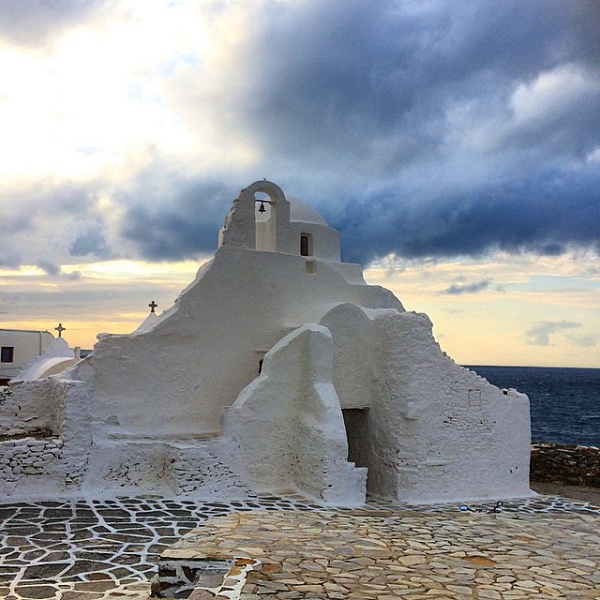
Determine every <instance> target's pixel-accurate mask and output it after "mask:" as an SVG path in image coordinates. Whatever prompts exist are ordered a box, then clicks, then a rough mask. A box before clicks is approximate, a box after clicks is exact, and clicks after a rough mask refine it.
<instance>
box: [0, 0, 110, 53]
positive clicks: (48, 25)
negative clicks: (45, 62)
mask: <svg viewBox="0 0 600 600" xmlns="http://www.w3.org/2000/svg"><path fill="white" fill-rule="evenodd" d="M101 5H102V0H35V1H29V0H27V1H26V2H23V1H22V0H2V2H0V39H2V38H4V39H8V40H10V41H11V42H14V43H17V44H21V45H26V46H38V45H41V44H43V43H44V42H46V41H47V40H48V39H49V38H51V37H53V36H54V35H57V34H60V33H61V32H62V31H63V29H64V28H65V27H66V26H68V25H72V24H73V23H75V22H77V21H79V20H81V19H84V18H88V17H89V16H90V15H91V14H93V12H94V11H96V10H97V9H98V8H99V7H100V6H101Z"/></svg>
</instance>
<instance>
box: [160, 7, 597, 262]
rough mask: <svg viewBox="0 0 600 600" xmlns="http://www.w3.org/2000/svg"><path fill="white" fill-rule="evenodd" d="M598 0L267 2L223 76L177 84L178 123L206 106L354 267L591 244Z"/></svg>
mask: <svg viewBox="0 0 600 600" xmlns="http://www.w3.org/2000/svg"><path fill="white" fill-rule="evenodd" d="M599 5H600V3H599V2H597V1H596V0H583V1H581V2H574V3H573V2H563V1H562V0H533V1H532V2H526V3H523V2H520V1H517V0H509V1H507V2H502V3H498V2H492V1H490V0H479V1H476V2H469V3H464V2H453V1H439V2H433V3H422V2H410V1H404V2H397V1H392V0H389V1H383V2H377V3H365V2H362V1H358V0H329V1H327V2H305V3H298V4H294V3H289V4H287V3H272V4H270V5H269V10H264V11H263V12H261V13H260V16H261V18H260V19H256V20H255V21H253V29H252V33H251V35H246V36H243V37H242V38H241V39H240V41H239V42H238V43H237V44H234V45H233V47H232V48H230V52H231V54H232V55H235V56H236V58H235V60H233V61H232V62H230V63H228V64H227V67H228V69H227V71H226V72H224V73H223V75H222V85H221V86H219V85H205V79H204V73H203V71H202V68H201V66H197V67H196V66H191V67H189V68H188V69H182V70H181V71H180V78H175V79H174V80H173V81H172V82H171V85H172V88H173V90H175V91H174V97H176V98H177V99H178V103H177V107H178V110H179V111H180V112H181V113H182V114H187V118H188V123H189V124H190V127H192V128H193V127H196V126H197V122H198V120H197V110H198V106H203V107H207V106H212V107H214V113H210V114H212V116H213V120H214V121H215V122H223V123H224V124H225V125H224V127H225V130H226V132H227V134H228V135H230V136H231V137H232V138H233V139H235V137H236V135H241V136H242V139H252V140H253V142H254V143H255V144H256V145H257V147H258V148H259V150H260V151H261V152H262V153H263V154H264V155H265V158H264V160H263V161H262V162H261V167H262V168H263V172H265V174H266V176H267V177H269V178H271V179H273V180H275V181H277V182H279V183H282V184H285V183H286V181H285V180H286V179H287V181H289V182H290V184H294V183H297V184H298V187H293V185H292V186H291V187H290V186H288V187H285V186H284V189H285V190H286V191H288V192H289V193H291V194H295V195H298V196H304V199H306V200H313V201H315V200H316V203H317V204H318V207H319V208H320V209H321V210H322V211H323V212H324V214H325V216H326V217H327V218H328V219H329V221H330V222H331V224H332V225H334V226H335V227H337V228H339V229H340V230H341V233H342V240H343V246H344V248H343V254H344V257H345V258H347V259H349V260H352V261H356V262H361V263H363V264H364V263H368V262H369V261H370V260H372V259H373V258H375V257H381V256H385V255H387V254H389V253H395V254H397V255H399V256H404V257H441V256H454V255H461V254H465V255H478V254H482V253H485V252H487V251H493V250H495V249H503V250H506V251H509V252H520V251H523V250H528V251H534V252H538V253H540V254H543V255H550V256H551V255H560V254H562V253H563V252H565V250H566V248H567V247H568V246H569V245H572V244H575V245H583V246H591V247H593V248H596V249H598V247H599V244H600V209H599V206H600V150H598V149H599V148H600V130H599V129H598V126H597V123H599V122H600V67H599V66H598V65H600V36H599V35H597V32H598V31H600V10H599V8H598V6H599ZM196 71H197V72H196ZM190 90H194V91H193V92H191V91H190ZM594 152H596V153H597V154H595V155H594V154H593V153H594ZM592 156H595V158H592ZM279 173H281V174H282V175H283V177H282V178H281V179H283V181H281V179H280V178H278V174H279ZM239 183H240V184H241V185H243V184H244V182H239ZM336 186H337V189H336Z"/></svg>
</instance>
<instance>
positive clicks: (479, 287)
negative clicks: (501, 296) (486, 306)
mask: <svg viewBox="0 0 600 600" xmlns="http://www.w3.org/2000/svg"><path fill="white" fill-rule="evenodd" d="M491 283H492V280H491V279H482V280H481V281H474V282H472V283H453V284H452V285H451V286H450V287H448V288H446V289H445V290H443V291H442V294H450V295H460V294H476V293H477V292H482V291H483V290H486V289H488V288H489V287H490V285H491Z"/></svg>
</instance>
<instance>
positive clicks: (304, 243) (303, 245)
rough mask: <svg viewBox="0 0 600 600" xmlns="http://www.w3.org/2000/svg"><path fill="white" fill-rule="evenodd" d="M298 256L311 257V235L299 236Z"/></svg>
mask: <svg viewBox="0 0 600 600" xmlns="http://www.w3.org/2000/svg"><path fill="white" fill-rule="evenodd" d="M300 256H312V235H310V233H302V234H300Z"/></svg>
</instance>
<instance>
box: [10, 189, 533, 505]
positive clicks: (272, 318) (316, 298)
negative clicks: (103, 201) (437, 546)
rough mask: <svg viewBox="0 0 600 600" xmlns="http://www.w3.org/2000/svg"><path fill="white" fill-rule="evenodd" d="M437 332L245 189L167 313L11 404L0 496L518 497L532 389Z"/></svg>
mask: <svg viewBox="0 0 600 600" xmlns="http://www.w3.org/2000/svg"><path fill="white" fill-rule="evenodd" d="M431 330H432V325H431V322H430V320H429V319H428V317H427V316H426V315H424V314H420V313H415V312H408V311H405V310H404V308H403V307H402V304H401V303H400V301H399V300H398V299H397V298H396V297H395V296H394V295H393V294H392V293H391V292H390V291H388V290H386V289H384V288H381V287H379V286H372V285H367V284H366V282H365V280H364V278H363V274H362V270H361V268H360V266H359V265H356V264H348V263H343V262H341V260H340V242H339V235H338V233H337V231H335V230H334V229H332V228H330V227H329V226H328V225H327V224H326V223H325V221H324V220H323V218H322V217H321V216H320V215H319V214H318V213H317V212H316V211H315V210H314V209H312V208H311V207H309V206H308V205H305V204H304V203H301V202H298V201H294V202H292V203H290V202H289V201H288V200H287V199H286V197H285V195H284V193H283V192H282V190H281V189H280V188H279V187H278V186H277V185H275V184H274V183H271V182H269V181H266V180H265V181H258V182H256V183H253V184H252V185H251V186H249V187H247V188H246V189H244V190H242V191H241V193H240V195H239V197H238V198H237V199H236V200H235V201H234V203H233V206H232V209H231V212H230V213H229V215H228V217H227V218H226V220H225V224H224V226H223V228H222V229H221V231H220V234H219V242H218V249H217V252H216V254H215V256H214V258H213V259H212V260H211V261H210V262H209V263H207V264H205V265H204V266H203V267H202V268H201V269H200V270H199V271H198V274H197V276H196V278H195V280H194V281H193V282H192V283H191V284H190V285H189V286H188V287H187V288H186V289H185V290H184V291H183V292H182V293H181V295H180V296H179V298H178V299H177V300H176V302H175V304H174V305H173V306H172V307H171V308H170V309H168V310H167V311H165V312H163V313H162V314H160V315H156V316H155V317H153V318H152V319H150V320H146V321H145V322H144V324H143V325H142V326H140V328H138V330H136V331H135V332H134V333H132V334H129V335H112V334H102V335H100V336H99V341H98V343H97V344H96V345H95V347H94V350H93V352H92V353H91V355H90V356H88V357H87V358H86V359H84V360H83V361H81V362H79V363H78V364H76V365H75V366H73V367H72V368H71V369H69V370H67V371H65V372H64V373H63V374H62V375H61V376H60V377H53V378H48V379H43V380H39V381H29V382H23V383H21V384H20V385H15V386H13V390H12V392H11V393H10V394H8V395H5V398H4V401H3V402H1V403H0V434H3V438H0V439H4V441H2V442H0V465H5V466H4V467H3V468H4V472H3V483H2V484H0V485H1V486H2V487H1V488H0V491H4V492H5V493H8V494H13V495H17V496H19V495H24V494H34V493H37V492H39V491H41V490H42V489H43V490H45V491H46V494H48V493H49V492H50V491H52V492H53V493H55V494H57V495H65V494H68V493H82V492H88V491H89V492H94V493H99V492H103V493H106V494H116V493H119V494H123V493H140V492H154V493H164V494H171V495H181V494H187V495H193V496H195V497H221V498H225V497H229V498H231V497H234V496H236V495H242V494H246V493H248V492H250V491H251V492H281V491H282V490H289V489H296V490H300V491H301V492H303V493H305V494H307V495H310V496H312V497H315V498H318V499H320V500H322V501H326V502H331V503H335V504H346V505H353V504H354V505H355V504H360V503H363V502H364V500H365V497H366V494H367V493H369V494H370V495H372V496H374V497H379V498H385V499H388V500H397V501H403V502H411V503H431V502H446V501H467V500H475V499H502V498H504V499H506V498H511V497H523V496H529V495H531V492H530V489H529V453H530V422H529V401H528V399H527V397H526V396H525V395H523V394H519V393H517V392H515V391H514V390H508V391H507V390H504V391H501V390H499V389H498V388H496V387H494V386H493V385H491V384H489V383H488V382H487V381H486V380H485V379H483V378H481V377H479V376H478V375H477V374H476V373H474V372H472V371H470V370H468V369H465V368H463V367H460V366H458V365H457V364H456V363H454V362H453V361H452V360H451V359H450V358H448V357H447V356H446V355H445V354H444V353H443V352H442V351H441V349H440V348H439V346H438V344H437V343H436V341H435V340H434V338H433V336H432V331H431ZM16 406H19V407H20V409H19V410H18V411H17V414H16V416H15V407H16ZM33 430H35V431H38V432H40V431H41V432H43V435H39V434H38V435H36V436H33V437H32V436H31V431H33ZM41 444H50V445H53V446H52V447H51V448H50V447H49V446H46V447H45V448H46V449H45V452H44V455H45V456H47V460H44V461H42V460H38V461H37V463H36V462H31V461H30V462H29V470H28V471H27V470H25V469H24V468H21V469H19V468H18V467H19V464H21V463H22V461H21V462H19V461H15V460H14V456H15V455H16V454H18V452H17V450H15V448H18V449H19V452H20V453H21V454H20V456H23V455H27V456H29V455H33V454H36V452H37V454H38V455H39V452H40V451H39V447H40V445H41ZM36 448H38V450H37V451H36ZM3 455H4V458H3ZM11 461H12V462H11ZM21 466H22V465H21Z"/></svg>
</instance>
